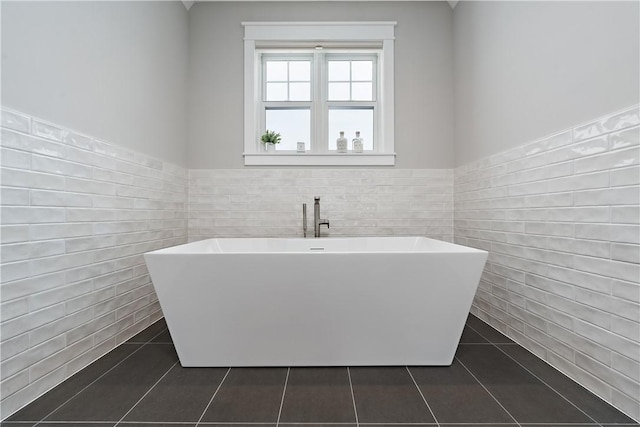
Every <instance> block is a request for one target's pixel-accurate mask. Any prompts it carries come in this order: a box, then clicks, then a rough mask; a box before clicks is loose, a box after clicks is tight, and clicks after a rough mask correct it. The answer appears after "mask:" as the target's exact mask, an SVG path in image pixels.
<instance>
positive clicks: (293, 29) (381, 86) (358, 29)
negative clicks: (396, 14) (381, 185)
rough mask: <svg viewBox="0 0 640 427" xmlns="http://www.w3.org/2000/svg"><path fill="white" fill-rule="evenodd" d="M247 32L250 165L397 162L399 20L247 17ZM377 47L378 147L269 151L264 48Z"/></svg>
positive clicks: (246, 154)
mask: <svg viewBox="0 0 640 427" xmlns="http://www.w3.org/2000/svg"><path fill="white" fill-rule="evenodd" d="M242 25H243V26H244V29H245V30H244V31H245V37H244V64H245V66H244V164H245V165H247V166H266V165H274V166H284V165H307V166H310V165H334V166H338V165H340V166H358V165H362V166H393V165H394V164H395V144H394V83H393V82H394V58H393V54H394V45H393V41H394V28H395V25H396V23H395V22H243V23H242ZM316 45H321V46H323V47H325V48H332V47H334V48H340V47H342V48H344V47H350V48H354V49H357V48H358V47H362V48H371V47H376V48H378V49H380V52H379V54H378V67H377V71H378V75H377V83H378V92H377V96H378V97H379V98H378V108H379V110H380V111H379V116H378V120H377V124H376V132H377V135H376V141H375V146H374V150H373V152H366V153H347V154H344V153H335V152H328V151H327V152H320V151H316V152H313V153H311V152H307V153H296V152H280V153H279V152H277V151H276V152H274V153H267V152H265V151H264V150H263V147H262V144H261V143H260V142H259V141H260V133H261V129H262V120H263V118H262V115H263V111H262V102H261V101H262V100H261V94H262V87H261V84H262V60H261V57H260V49H261V48H295V47H303V48H310V47H314V46H316Z"/></svg>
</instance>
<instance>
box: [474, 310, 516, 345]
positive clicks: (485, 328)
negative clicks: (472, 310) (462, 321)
mask: <svg viewBox="0 0 640 427" xmlns="http://www.w3.org/2000/svg"><path fill="white" fill-rule="evenodd" d="M466 327H467V328H471V329H472V330H473V331H474V332H476V333H477V334H480V335H481V336H482V337H484V338H486V339H487V340H488V341H489V342H492V343H500V344H513V343H514V342H513V340H511V339H510V338H508V337H507V336H505V335H503V334H501V333H500V332H498V331H497V330H496V329H494V328H492V327H491V326H489V325H488V324H487V323H485V322H483V321H482V320H480V319H478V318H477V317H476V316H474V315H473V314H469V317H468V318H467V326H466Z"/></svg>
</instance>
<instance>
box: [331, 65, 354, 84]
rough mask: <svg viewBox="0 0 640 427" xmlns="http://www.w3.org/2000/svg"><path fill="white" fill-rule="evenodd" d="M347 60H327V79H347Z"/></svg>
mask: <svg viewBox="0 0 640 427" xmlns="http://www.w3.org/2000/svg"><path fill="white" fill-rule="evenodd" d="M350 79H351V78H350V76H349V61H329V81H333V82H336V81H349V80H350Z"/></svg>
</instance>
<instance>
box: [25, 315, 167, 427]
mask: <svg viewBox="0 0 640 427" xmlns="http://www.w3.org/2000/svg"><path fill="white" fill-rule="evenodd" d="M158 321H159V320H158ZM167 329H168V328H164V329H163V330H162V331H160V332H158V333H157V334H156V335H154V336H152V337H151V338H150V339H149V341H147V342H146V343H144V344H142V345H141V346H140V348H138V349H136V350H134V351H132V352H131V354H130V355H128V356H127V357H125V358H124V359H122V360H121V361H119V362H118V363H116V364H115V365H113V366H112V367H111V368H109V369H108V370H107V371H105V372H104V373H103V374H102V375H100V376H99V377H98V378H96V379H95V380H93V381H91V382H90V383H89V384H87V385H86V386H84V387H83V388H82V390H80V391H79V392H77V393H76V394H74V395H73V396H71V397H70V398H68V399H67V400H65V401H64V402H63V403H61V404H60V405H58V407H57V408H56V409H54V410H53V411H51V412H49V413H48V414H47V415H45V416H44V417H43V418H42V419H41V420H40V421H38V422H37V423H35V424H34V425H33V427H36V426H37V425H39V424H40V423H42V422H43V421H44V420H46V419H47V418H48V417H50V416H51V415H52V414H53V413H54V412H56V411H57V410H58V409H60V408H62V407H63V406H64V405H66V404H67V403H69V402H70V401H71V399H73V398H75V397H76V396H77V395H79V394H80V393H82V392H83V391H85V390H86V389H88V388H89V387H91V386H92V385H93V384H95V383H96V382H98V381H99V380H100V379H101V378H102V377H104V376H105V375H107V374H108V373H109V372H111V371H113V370H114V369H115V368H117V367H118V366H120V364H122V363H124V361H125V360H127V359H129V358H130V357H131V356H133V355H134V354H136V353H137V352H139V351H140V350H142V349H143V348H144V347H145V346H146V345H147V344H149V343H150V342H151V341H152V340H153V339H155V338H157V337H158V336H160V334H163V333H164V331H166V330H167ZM113 350H115V348H113V349H111V350H109V351H108V352H107V353H105V354H104V355H102V356H101V358H102V357H104V356H106V355H107V354H109V353H110V352H111V351H113ZM98 360H100V359H96V360H95V361H94V362H97V361H98ZM88 366H89V365H87V366H85V367H84V368H82V369H81V370H80V371H82V370H83V369H85V368H87V367H88ZM80 371H78V372H76V374H77V373H79V372H80ZM74 375H75V374H74ZM72 376H73V375H72ZM69 378H71V377H69ZM65 381H66V380H65Z"/></svg>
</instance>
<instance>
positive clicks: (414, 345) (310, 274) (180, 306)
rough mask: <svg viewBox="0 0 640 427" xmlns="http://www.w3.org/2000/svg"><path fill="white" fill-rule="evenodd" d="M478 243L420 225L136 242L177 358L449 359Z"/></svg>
mask: <svg viewBox="0 0 640 427" xmlns="http://www.w3.org/2000/svg"><path fill="white" fill-rule="evenodd" d="M486 259H487V252H485V251H481V250H477V249H472V248H467V247H464V246H459V245H455V244H452V243H447V242H442V241H439V240H433V239H428V238H424V237H360V238H321V239H313V238H309V239H270V238H268V239H267V238H259V239H209V240H202V241H199V242H194V243H189V244H185V245H181V246H175V247H171V248H167V249H162V250H158V251H154V252H149V253H147V254H145V260H146V262H147V266H148V268H149V272H150V274H151V279H152V281H153V285H154V286H155V289H156V292H157V294H158V299H159V301H160V305H161V307H162V311H163V312H164V315H165V319H166V322H167V325H168V327H169V332H170V333H171V336H172V338H173V342H174V344H175V347H176V351H177V353H178V356H179V358H180V363H181V364H182V366H356V365H450V364H451V363H452V361H453V357H454V354H455V351H456V348H457V346H458V342H459V341H460V336H461V334H462V329H463V327H464V324H465V321H466V318H467V315H468V313H469V309H470V307H471V302H472V300H473V297H474V295H475V292H476V288H477V286H478V282H479V280H480V274H481V273H482V269H483V267H484V264H485V261H486Z"/></svg>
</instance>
